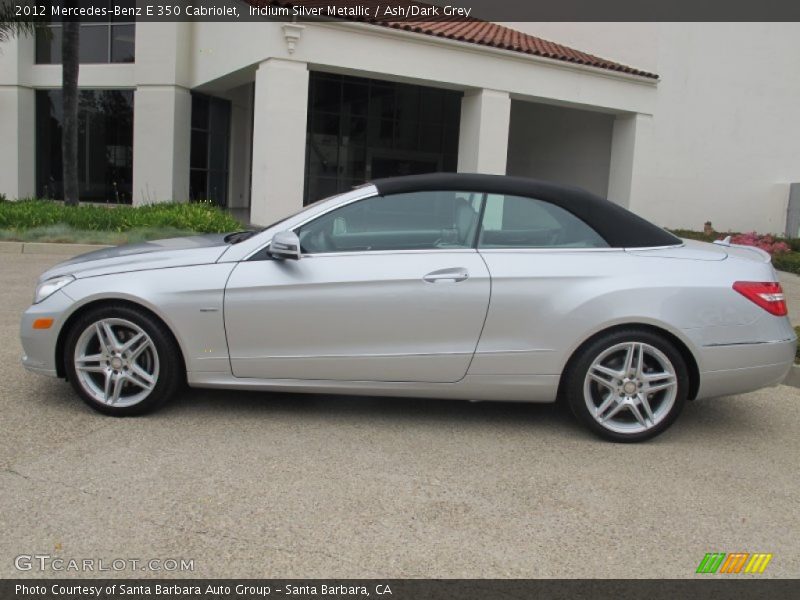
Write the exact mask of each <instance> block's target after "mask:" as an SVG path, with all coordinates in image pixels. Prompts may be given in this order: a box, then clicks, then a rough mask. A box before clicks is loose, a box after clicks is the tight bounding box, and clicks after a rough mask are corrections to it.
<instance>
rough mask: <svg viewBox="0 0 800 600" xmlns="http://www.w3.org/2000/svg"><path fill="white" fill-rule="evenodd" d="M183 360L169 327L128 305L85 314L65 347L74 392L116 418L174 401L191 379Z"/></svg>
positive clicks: (68, 371) (107, 307) (72, 329)
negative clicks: (187, 379) (187, 378)
mask: <svg viewBox="0 0 800 600" xmlns="http://www.w3.org/2000/svg"><path fill="white" fill-rule="evenodd" d="M109 330H110V333H109ZM180 356H181V354H180V349H179V348H178V346H177V344H176V342H175V339H174V338H173V337H172V334H171V333H170V331H169V330H168V329H167V328H166V327H165V326H164V324H163V323H161V322H160V321H158V320H157V319H155V318H153V317H152V316H150V315H149V314H147V313H145V312H144V311H141V310H137V309H136V308H133V307H131V306H126V305H106V306H101V307H97V308H94V309H90V310H88V311H87V312H86V313H84V314H82V315H80V317H78V319H77V320H76V321H75V322H74V323H73V324H72V327H71V328H70V330H69V332H68V334H67V338H66V343H65V344H64V366H65V369H66V373H67V378H68V379H69V381H70V383H71V384H72V387H73V388H74V389H75V391H76V392H77V393H78V395H79V396H80V397H81V398H82V399H83V401H84V402H86V404H88V405H89V406H91V407H92V408H93V409H94V410H96V411H99V412H101V413H104V414H106V415H112V416H115V417H127V416H133V415H141V414H145V413H148V412H151V411H153V410H155V409H156V408H158V407H160V406H161V405H162V404H163V403H164V402H165V401H166V400H168V399H169V398H170V397H172V396H173V395H174V394H175V393H176V392H177V391H178V389H179V387H180V385H181V383H182V382H183V381H184V379H185V372H184V369H183V363H182V361H181V359H180Z"/></svg>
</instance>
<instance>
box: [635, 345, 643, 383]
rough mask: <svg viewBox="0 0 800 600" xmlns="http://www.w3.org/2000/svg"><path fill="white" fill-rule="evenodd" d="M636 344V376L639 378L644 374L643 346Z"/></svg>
mask: <svg viewBox="0 0 800 600" xmlns="http://www.w3.org/2000/svg"><path fill="white" fill-rule="evenodd" d="M637 345H638V346H639V356H638V357H637V360H636V378H637V379H641V377H642V375H643V374H644V346H642V344H637Z"/></svg>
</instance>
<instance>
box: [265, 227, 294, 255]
mask: <svg viewBox="0 0 800 600" xmlns="http://www.w3.org/2000/svg"><path fill="white" fill-rule="evenodd" d="M269 253H270V254H271V255H272V256H274V257H275V258H278V259H280V260H285V259H291V260H300V238H299V237H297V234H296V233H295V232H294V231H279V232H278V233H276V234H275V236H274V237H273V238H272V241H271V242H270V244H269Z"/></svg>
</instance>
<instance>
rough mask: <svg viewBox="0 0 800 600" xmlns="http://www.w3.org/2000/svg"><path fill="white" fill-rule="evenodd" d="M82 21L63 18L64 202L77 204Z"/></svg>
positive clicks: (62, 151)
mask: <svg viewBox="0 0 800 600" xmlns="http://www.w3.org/2000/svg"><path fill="white" fill-rule="evenodd" d="M80 30H81V24H80V22H79V21H77V20H69V21H64V23H63V26H62V36H61V87H62V97H63V102H64V103H63V111H64V116H63V120H62V124H61V155H62V157H63V158H62V165H63V170H64V173H63V176H64V204H66V205H67V206H77V205H78V193H79V192H78V68H79V66H80V60H79V57H78V50H79V48H80Z"/></svg>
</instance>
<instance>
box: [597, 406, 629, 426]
mask: <svg viewBox="0 0 800 600" xmlns="http://www.w3.org/2000/svg"><path fill="white" fill-rule="evenodd" d="M624 406H625V405H624V404H623V403H622V402H618V403H617V405H616V406H615V407H614V408H612V409H611V411H610V412H609V413H608V414H607V415H606V416H604V417H599V419H598V420H599V421H600V422H601V423H602V422H603V421H608V420H609V419H610V418H611V417H613V416H614V415H616V414H617V413H618V412H619V411H621V410H622V409H623V407H624Z"/></svg>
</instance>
